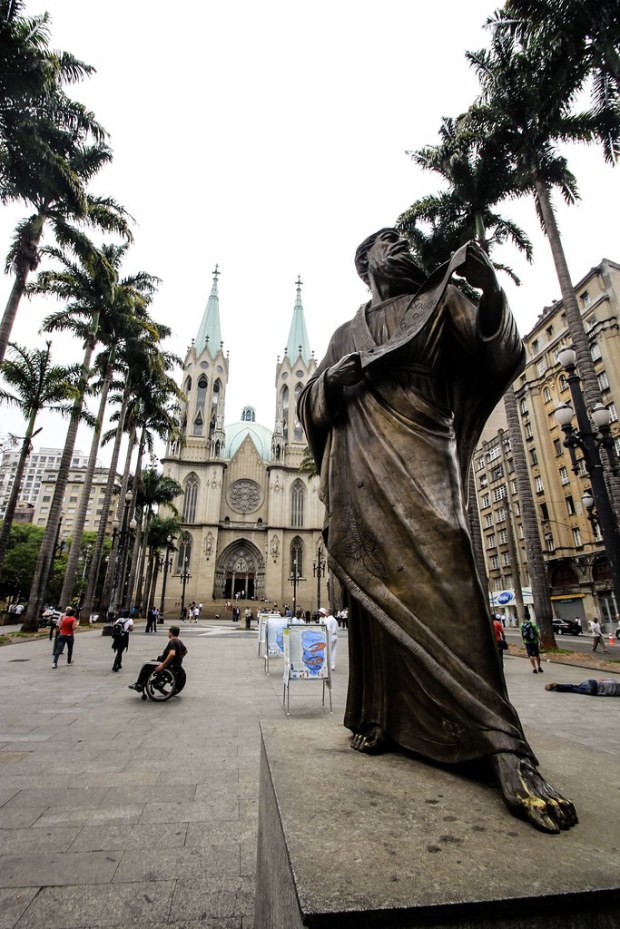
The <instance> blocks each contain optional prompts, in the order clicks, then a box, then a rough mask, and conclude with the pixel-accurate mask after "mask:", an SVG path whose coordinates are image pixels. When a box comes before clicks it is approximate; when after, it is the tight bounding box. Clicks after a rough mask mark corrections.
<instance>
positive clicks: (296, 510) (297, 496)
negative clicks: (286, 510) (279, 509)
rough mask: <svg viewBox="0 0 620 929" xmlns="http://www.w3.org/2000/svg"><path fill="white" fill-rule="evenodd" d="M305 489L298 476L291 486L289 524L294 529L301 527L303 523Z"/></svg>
mask: <svg viewBox="0 0 620 929" xmlns="http://www.w3.org/2000/svg"><path fill="white" fill-rule="evenodd" d="M305 495H306V491H305V488H304V485H303V481H300V480H299V478H297V480H295V481H293V486H292V487H291V526H293V527H294V528H295V529H301V528H302V527H303V524H304V497H305Z"/></svg>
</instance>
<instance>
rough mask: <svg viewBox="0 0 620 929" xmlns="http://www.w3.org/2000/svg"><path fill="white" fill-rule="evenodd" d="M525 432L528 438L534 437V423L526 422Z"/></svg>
mask: <svg viewBox="0 0 620 929" xmlns="http://www.w3.org/2000/svg"><path fill="white" fill-rule="evenodd" d="M524 432H525V438H526V439H531V438H532V436H533V432H532V424H531V423H525V428H524Z"/></svg>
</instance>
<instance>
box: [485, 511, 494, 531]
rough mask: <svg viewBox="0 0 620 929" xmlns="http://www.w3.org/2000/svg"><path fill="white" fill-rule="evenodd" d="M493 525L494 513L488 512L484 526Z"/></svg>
mask: <svg viewBox="0 0 620 929" xmlns="http://www.w3.org/2000/svg"><path fill="white" fill-rule="evenodd" d="M492 525H493V513H487V515H486V516H485V517H484V528H485V529H490V528H491V526H492Z"/></svg>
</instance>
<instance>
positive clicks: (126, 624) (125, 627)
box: [112, 611, 133, 671]
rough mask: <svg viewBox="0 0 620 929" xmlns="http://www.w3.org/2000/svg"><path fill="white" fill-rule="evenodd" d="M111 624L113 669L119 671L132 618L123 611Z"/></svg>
mask: <svg viewBox="0 0 620 929" xmlns="http://www.w3.org/2000/svg"><path fill="white" fill-rule="evenodd" d="M124 613H125V615H124V616H123V615H121V616H119V618H118V619H117V620H116V622H115V623H114V625H113V626H112V648H113V649H114V664H113V665H112V670H113V671H120V669H121V668H122V667H123V652H126V651H127V650H128V648H129V633H130V632H131V631H132V629H133V619H132V618H131V617H130V616H129V614H128V613H127V612H126V611H124Z"/></svg>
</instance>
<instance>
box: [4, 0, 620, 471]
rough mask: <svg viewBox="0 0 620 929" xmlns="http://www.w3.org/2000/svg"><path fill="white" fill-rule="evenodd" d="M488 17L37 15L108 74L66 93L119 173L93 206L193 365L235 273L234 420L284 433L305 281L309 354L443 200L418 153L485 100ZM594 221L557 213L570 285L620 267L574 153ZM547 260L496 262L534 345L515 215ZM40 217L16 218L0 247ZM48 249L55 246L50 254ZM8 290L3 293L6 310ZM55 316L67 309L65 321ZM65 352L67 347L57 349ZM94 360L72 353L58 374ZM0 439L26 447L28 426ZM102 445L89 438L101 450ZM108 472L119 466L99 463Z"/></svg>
mask: <svg viewBox="0 0 620 929" xmlns="http://www.w3.org/2000/svg"><path fill="white" fill-rule="evenodd" d="M496 6H497V4H495V3H493V2H487V0H468V2H467V3H464V2H462V0H434V2H433V3H430V4H427V3H422V2H419V0H418V2H415V0H383V3H381V4H378V3H377V2H376V0H373V2H369V0H312V2H296V0H263V2H260V3H258V2H255V0H236V2H235V0H217V2H216V0H202V2H200V3H191V2H190V3H187V2H186V3H181V4H178V5H175V4H171V3H169V2H167V3H163V2H160V0H149V2H147V0H106V2H101V0H90V2H88V3H85V2H84V0H29V2H28V5H27V13H31V14H34V13H38V12H43V11H44V10H47V11H48V12H49V13H50V15H51V20H52V43H51V44H52V46H53V47H55V48H60V49H65V50H68V51H71V52H73V53H74V54H75V55H77V56H78V57H79V58H81V59H83V60H84V61H86V62H88V63H89V64H92V65H94V66H95V68H96V69H97V74H96V75H94V76H93V77H92V78H90V79H89V80H87V81H86V82H84V83H83V84H80V85H77V86H76V87H73V88H71V90H70V93H72V95H74V96H76V97H78V98H79V99H81V100H83V101H84V102H85V103H86V104H87V105H88V106H89V107H91V108H92V109H93V110H94V112H95V114H96V116H97V118H98V119H99V121H100V122H101V123H103V125H104V126H105V127H106V129H107V130H108V132H109V133H110V137H111V145H112V147H113V149H114V153H115V157H114V161H113V163H112V164H111V165H110V166H109V167H107V168H106V169H105V170H104V171H102V172H101V174H100V175H99V176H98V178H97V180H96V186H95V188H94V189H96V192H98V193H101V194H109V195H111V196H113V197H115V198H116V199H117V200H118V201H120V202H121V203H122V204H123V205H124V206H125V207H126V208H127V209H128V210H129V211H130V213H131V214H132V215H133V216H134V217H135V219H136V221H137V224H136V227H135V244H134V245H133V246H132V248H131V250H130V252H129V254H128V258H127V263H126V265H125V269H124V270H125V273H127V274H129V273H133V272H135V271H137V270H145V271H148V272H150V273H152V274H156V275H157V276H159V277H160V278H162V281H163V283H162V285H161V287H160V290H159V293H158V295H157V297H156V299H155V302H154V304H153V307H152V312H153V315H154V317H155V318H156V319H158V320H160V321H162V322H165V323H167V324H168V325H170V326H172V328H173V331H174V336H173V338H172V339H171V340H170V341H169V343H168V344H167V347H168V348H169V349H170V350H172V351H176V352H177V353H178V354H180V355H182V356H184V355H185V352H186V350H187V347H188V345H189V344H190V341H191V339H192V338H193V337H195V335H196V333H197V330H198V326H199V324H200V320H201V317H202V313H203V310H204V308H205V305H206V302H207V299H208V295H209V292H210V289H211V280H212V270H213V268H214V266H215V264H216V263H218V264H219V269H220V272H221V276H220V279H219V293H220V311H221V327H222V337H223V340H224V347H225V349H226V350H228V351H229V352H230V382H229V388H228V393H227V403H226V421H227V422H234V421H236V420H238V419H239V418H240V413H241V408H242V407H243V405H244V404H246V403H248V402H249V403H252V404H253V405H254V406H255V408H256V414H257V420H258V421H259V422H261V423H262V424H264V425H266V426H268V427H269V428H273V422H274V415H275V390H274V378H275V363H276V358H277V356H278V355H282V353H283V349H284V346H285V344H286V340H287V336H288V328H289V324H290V320H291V314H292V309H293V305H294V302H295V280H296V278H297V275H298V274H300V275H301V279H302V281H303V284H304V286H303V292H302V298H303V304H304V310H305V317H306V324H307V327H308V333H309V338H310V343H311V347H312V348H313V349H314V350H315V354H316V356H317V358H319V359H320V358H321V357H322V355H323V353H324V351H325V349H326V346H327V342H328V339H329V336H330V335H331V333H332V331H333V330H334V329H335V328H336V326H337V325H339V324H340V323H341V322H343V321H344V320H346V319H347V318H349V317H350V316H351V315H352V314H353V312H354V311H355V309H356V308H357V306H358V305H359V304H360V303H361V302H362V301H364V300H365V299H366V291H365V288H364V285H363V284H362V283H361V282H360V281H359V279H358V278H357V276H356V273H355V268H354V265H353V254H354V251H355V248H356V246H357V245H358V244H359V242H360V241H361V240H362V239H363V238H365V237H366V236H367V235H368V234H369V233H371V232H372V231H374V230H375V229H377V228H380V227H381V226H386V225H392V224H393V223H394V221H395V220H396V218H397V216H398V215H399V213H401V212H402V211H403V210H404V209H405V208H406V207H407V206H409V205H410V204H411V203H412V202H413V201H414V200H416V199H417V198H419V197H420V196H422V195H424V194H427V193H434V192H436V191H437V190H438V182H437V179H436V177H435V176H434V175H432V174H427V173H424V172H422V171H421V170H420V169H418V168H417V167H415V166H414V165H413V164H412V163H411V160H410V159H409V158H408V156H407V155H406V150H408V149H418V148H420V147H422V146H423V145H428V144H434V143H436V142H437V140H438V136H437V132H438V128H439V125H440V120H441V117H442V116H456V115H458V114H459V113H460V112H462V111H463V110H464V109H466V108H467V107H468V105H469V104H470V103H471V102H472V100H473V98H474V96H475V95H476V92H477V81H476V79H475V76H474V74H473V72H472V71H471V69H470V68H469V67H468V65H467V62H466V61H465V57H464V52H465V50H466V49H477V48H480V47H482V46H484V45H485V44H486V35H485V30H484V29H483V28H482V26H483V23H484V21H485V18H486V16H487V15H489V14H490V13H491V12H492V11H493V10H494V9H495V7H496ZM570 164H571V167H572V169H573V171H574V172H575V173H576V175H577V178H578V181H579V186H580V191H581V194H582V203H581V204H580V205H579V206H577V207H571V208H566V207H564V206H562V205H559V207H558V216H559V221H560V226H561V230H562V233H563V237H564V245H565V248H566V252H567V256H568V260H569V265H570V267H571V271H572V275H573V281H574V282H576V281H577V280H579V278H581V277H583V275H584V274H586V272H587V271H588V270H589V269H590V268H591V267H592V266H594V265H596V264H598V263H599V261H600V260H601V259H602V258H603V257H607V258H611V259H617V260H620V247H619V246H618V233H617V223H618V219H617V217H618V212H619V206H620V203H619V196H618V184H619V182H620V176H619V175H618V173H617V172H616V173H614V171H613V169H611V168H609V167H607V166H605V164H604V162H603V159H602V155H601V154H600V152H599V151H598V150H597V149H595V148H593V149H585V150H579V151H575V152H571V153H570ZM503 212H504V213H505V214H506V215H507V216H510V217H511V218H513V219H515V220H516V221H517V222H519V223H520V224H521V225H522V226H523V227H524V228H525V229H526V231H527V232H528V234H529V236H530V238H531V239H532V240H533V242H534V245H535V257H534V264H533V265H531V266H528V265H527V263H526V262H525V261H524V260H523V259H521V258H520V257H519V256H516V255H514V254H512V253H511V251H510V250H506V251H505V252H504V253H503V254H502V253H500V252H496V253H495V256H496V258H497V260H504V261H505V262H506V263H508V264H510V265H512V267H513V268H514V269H515V270H516V271H517V273H518V274H519V276H520V277H521V278H522V280H523V286H522V287H521V288H519V289H517V288H515V287H513V286H512V285H511V284H510V282H509V281H504V282H503V283H504V285H505V287H506V290H507V292H508V294H509V298H510V301H511V305H512V307H513V310H514V312H515V315H516V317H517V320H518V322H519V325H520V327H521V330H522V332H523V333H525V332H527V331H528V329H529V328H531V326H532V325H533V323H534V321H535V319H536V317H537V316H538V314H539V313H540V311H541V310H542V308H543V306H545V305H547V304H549V303H550V302H551V301H552V300H553V299H557V298H559V295H560V294H559V286H558V284H557V279H556V277H555V272H554V269H553V264H552V261H551V255H550V251H549V246H548V244H547V242H546V241H545V240H544V238H543V237H542V235H541V234H540V232H539V230H538V224H537V220H536V217H535V214H534V208H533V205H532V204H531V203H529V202H524V203H509V204H507V205H506V207H505V209H504V210H503ZM27 213H28V210H27V208H25V207H24V206H23V205H21V206H16V207H11V208H2V209H1V211H0V249H1V250H2V252H3V253H6V250H7V247H8V244H9V241H10V237H11V232H12V229H13V227H14V225H15V223H16V221H17V219H18V218H19V217H21V216H24V215H27ZM46 241H49V237H48V239H47V240H46ZM10 286H11V279H10V277H7V276H3V277H2V279H0V305H1V306H2V307H3V306H4V304H5V302H6V298H7V296H8V292H9V289H10ZM54 306H55V304H54ZM49 309H51V306H50V305H49V304H48V306H47V308H46V307H45V306H44V305H43V301H39V302H36V303H35V302H33V303H30V304H25V305H24V306H22V308H21V309H20V312H19V316H18V322H17V324H16V326H15V328H14V331H13V339H14V340H15V341H18V342H20V343H22V344H24V343H25V344H28V345H30V346H34V345H42V344H43V341H44V338H43V336H37V335H36V333H37V330H38V328H39V326H40V322H41V319H42V318H43V316H44V315H45V312H46V310H47V311H49ZM55 344H56V343H55ZM80 351H81V350H80V347H79V346H78V345H77V344H76V343H74V342H70V341H68V340H66V341H65V342H63V343H61V342H60V341H58V344H57V348H56V352H55V358H56V359H57V360H75V359H76V358H77V357H79V355H80ZM0 415H1V416H2V427H0V431H1V432H6V431H13V432H16V433H20V434H23V431H22V432H20V430H23V423H22V421H21V420H20V418H19V417H18V416H16V415H15V414H9V413H7V412H6V408H3V409H2V412H1V413H0ZM42 423H43V424H44V426H45V428H44V431H43V432H42V433H41V434H40V436H39V437H38V439H37V447H38V446H39V445H46V446H61V445H62V442H63V439H64V429H65V427H64V425H63V424H62V422H61V421H60V420H59V419H55V418H53V417H45V419H43V420H42ZM89 444H90V438H89V436H88V435H87V434H86V433H85V434H80V436H79V440H78V446H79V447H80V448H81V449H83V450H84V451H86V450H87V449H88V446H89ZM100 457H101V458H102V459H103V460H106V458H107V457H108V453H106V452H105V451H104V452H103V453H102V455H101V456H100Z"/></svg>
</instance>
